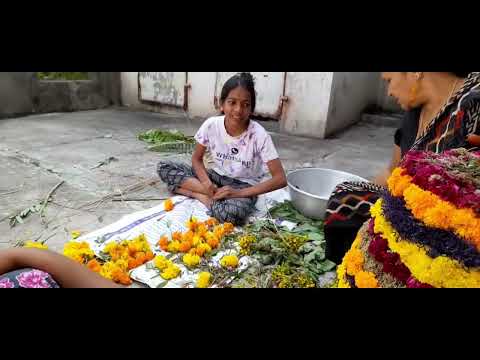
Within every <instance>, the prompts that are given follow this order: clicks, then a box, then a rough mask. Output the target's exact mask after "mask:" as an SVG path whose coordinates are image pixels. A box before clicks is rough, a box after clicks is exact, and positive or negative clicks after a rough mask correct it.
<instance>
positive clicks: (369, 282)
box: [355, 271, 378, 289]
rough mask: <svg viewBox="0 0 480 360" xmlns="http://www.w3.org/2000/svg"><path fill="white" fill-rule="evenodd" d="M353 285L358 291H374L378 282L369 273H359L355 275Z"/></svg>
mask: <svg viewBox="0 0 480 360" xmlns="http://www.w3.org/2000/svg"><path fill="white" fill-rule="evenodd" d="M355 285H357V287H358V288H360V289H374V288H377V287H378V281H377V279H376V278H375V275H373V274H372V273H371V272H365V271H360V272H359V273H357V275H355Z"/></svg>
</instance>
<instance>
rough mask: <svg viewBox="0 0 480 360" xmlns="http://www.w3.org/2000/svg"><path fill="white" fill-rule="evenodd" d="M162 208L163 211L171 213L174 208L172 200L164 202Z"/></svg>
mask: <svg viewBox="0 0 480 360" xmlns="http://www.w3.org/2000/svg"><path fill="white" fill-rule="evenodd" d="M163 207H164V209H165V211H172V210H173V207H174V205H173V201H172V199H167V200H165V201H164V203H163Z"/></svg>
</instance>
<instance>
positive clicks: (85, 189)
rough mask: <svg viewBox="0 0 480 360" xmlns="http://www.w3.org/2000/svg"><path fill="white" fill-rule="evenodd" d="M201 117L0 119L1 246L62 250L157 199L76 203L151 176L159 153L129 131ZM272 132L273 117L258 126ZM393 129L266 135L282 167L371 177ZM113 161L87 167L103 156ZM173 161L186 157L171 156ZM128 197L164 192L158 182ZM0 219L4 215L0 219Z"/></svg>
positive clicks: (191, 124) (104, 114) (186, 123)
mask: <svg viewBox="0 0 480 360" xmlns="http://www.w3.org/2000/svg"><path fill="white" fill-rule="evenodd" d="M200 124H201V120H191V119H187V118H186V117H185V116H184V115H183V114H175V113H173V114H172V113H171V114H168V113H149V112H137V111H130V110H127V109H124V108H118V109H107V110H98V111H84V112H75V113H55V114H45V115H32V116H27V117H22V118H15V119H4V120H0V248H5V247H9V246H12V245H14V244H16V243H17V242H19V241H26V240H36V239H38V240H45V239H48V241H47V244H48V245H49V246H50V248H51V249H54V250H57V251H61V250H62V248H63V244H64V243H65V242H66V241H68V240H69V238H70V235H69V233H70V231H72V230H80V231H82V232H90V231H93V230H95V229H98V228H100V227H102V226H105V225H107V224H109V223H112V222H114V221H116V220H118V219H119V218H120V217H122V216H123V215H126V214H128V213H132V212H134V211H137V210H141V209H145V208H150V207H153V206H155V205H158V204H159V203H160V202H161V200H157V201H147V202H137V201H132V202H130V201H129V202H121V201H106V202H103V203H100V204H97V205H95V206H93V207H90V208H85V207H84V208H80V207H81V206H82V205H85V204H87V203H89V202H92V201H96V200H98V199H100V198H101V197H102V196H105V195H107V194H110V193H112V192H114V191H117V190H119V189H122V188H125V187H126V186H128V185H132V184H135V183H138V182H140V181H147V180H148V179H155V178H156V173H155V167H156V163H157V162H158V161H159V160H160V159H161V158H162V157H164V156H161V155H160V154H158V153H152V152H148V151H146V150H145V149H146V145H145V144H144V143H142V142H140V141H138V140H137V139H136V135H137V134H138V133H139V132H141V131H145V130H148V129H152V128H161V129H178V130H181V131H183V132H184V133H185V134H187V135H193V134H194V133H195V131H196V130H197V129H198V127H199V126H200ZM265 126H266V127H267V129H269V130H273V131H275V129H276V124H275V123H267V124H265ZM393 133H394V128H392V127H382V126H379V125H374V124H370V123H360V124H358V125H356V126H354V127H352V128H350V129H349V130H347V131H345V132H344V133H342V134H339V135H338V136H336V137H335V138H332V139H328V140H318V139H309V138H301V137H295V136H288V135H283V134H277V133H272V137H273V140H274V142H275V144H276V146H277V148H278V151H279V153H280V156H281V159H282V161H283V164H284V166H285V168H286V169H287V170H291V169H295V168H300V167H312V166H314V167H317V166H318V167H328V168H332V169H338V170H343V171H348V172H351V173H354V174H357V175H360V176H363V177H365V178H372V177H373V176H374V175H375V174H376V173H377V172H378V171H379V170H380V169H381V168H382V167H383V166H385V165H386V163H387V162H388V160H389V158H390V153H391V148H392V142H393ZM112 156H113V157H115V158H116V159H118V161H113V162H111V163H109V164H108V165H104V166H101V167H98V168H95V169H92V168H93V167H94V166H95V165H97V164H98V163H99V162H101V161H103V160H105V159H106V158H109V157H112ZM170 157H171V158H172V159H175V158H179V159H183V160H188V158H187V157H186V156H182V155H173V156H172V155H171V156H170ZM61 180H64V181H65V182H64V184H63V185H61V186H60V187H59V188H58V189H57V191H56V192H55V193H54V195H53V201H52V202H51V203H49V204H48V206H47V208H46V211H45V218H44V222H45V223H42V221H41V218H40V217H39V215H38V214H32V215H30V216H29V217H28V218H26V219H25V223H24V224H18V225H16V226H15V227H13V228H10V226H9V221H8V216H10V215H12V214H14V213H18V212H19V211H22V210H23V209H25V208H29V207H31V206H32V205H34V204H36V203H38V202H40V201H42V200H43V199H44V198H45V197H46V195H47V194H48V192H49V190H50V189H51V188H52V187H53V186H54V185H55V184H57V183H58V182H59V181H61ZM127 197H130V198H132V197H135V198H148V197H157V198H162V197H168V192H167V190H166V187H165V186H164V185H163V184H161V183H156V184H154V185H151V186H146V187H145V188H144V189H142V190H141V191H139V192H137V193H135V194H129V195H127ZM2 219H3V220H2Z"/></svg>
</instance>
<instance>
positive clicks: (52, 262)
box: [0, 248, 123, 288]
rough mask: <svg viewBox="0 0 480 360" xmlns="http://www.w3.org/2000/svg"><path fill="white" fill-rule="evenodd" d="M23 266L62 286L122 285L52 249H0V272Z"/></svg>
mask: <svg viewBox="0 0 480 360" xmlns="http://www.w3.org/2000/svg"><path fill="white" fill-rule="evenodd" d="M23 268H33V269H38V270H42V271H45V272H47V273H49V274H50V275H51V276H52V278H53V279H54V280H55V281H56V282H57V283H58V284H59V285H60V286H61V287H63V288H122V287H123V286H121V285H117V284H116V283H114V282H113V281H110V280H107V279H105V278H103V277H102V276H100V275H99V274H97V273H95V272H93V271H91V270H90V269H88V268H87V267H85V266H83V265H81V264H79V263H77V262H75V261H73V260H71V259H69V258H67V257H66V256H63V255H60V254H57V253H55V252H53V251H49V250H40V249H25V248H12V249H6V250H1V251H0V274H5V273H7V272H10V271H14V270H18V269H23Z"/></svg>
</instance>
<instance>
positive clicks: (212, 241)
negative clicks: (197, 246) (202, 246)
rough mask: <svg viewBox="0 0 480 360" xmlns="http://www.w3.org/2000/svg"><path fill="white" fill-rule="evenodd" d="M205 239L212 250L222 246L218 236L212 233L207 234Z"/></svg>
mask: <svg viewBox="0 0 480 360" xmlns="http://www.w3.org/2000/svg"><path fill="white" fill-rule="evenodd" d="M205 237H206V239H207V244H208V245H210V247H211V248H212V249H216V248H217V247H218V246H219V245H220V240H219V239H218V237H217V235H215V234H214V233H212V232H211V231H209V232H207V234H206V235H205Z"/></svg>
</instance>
